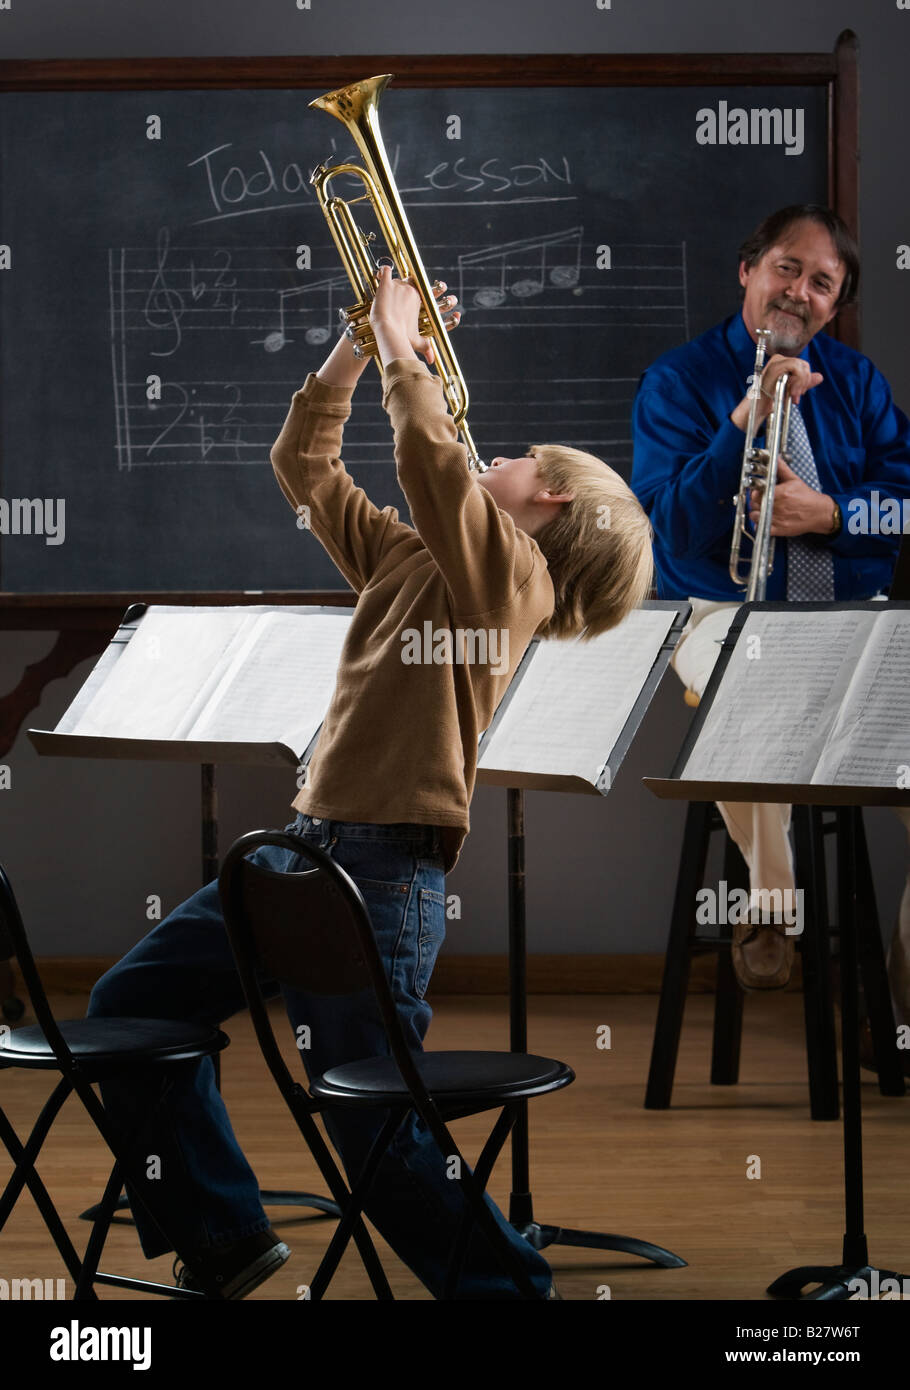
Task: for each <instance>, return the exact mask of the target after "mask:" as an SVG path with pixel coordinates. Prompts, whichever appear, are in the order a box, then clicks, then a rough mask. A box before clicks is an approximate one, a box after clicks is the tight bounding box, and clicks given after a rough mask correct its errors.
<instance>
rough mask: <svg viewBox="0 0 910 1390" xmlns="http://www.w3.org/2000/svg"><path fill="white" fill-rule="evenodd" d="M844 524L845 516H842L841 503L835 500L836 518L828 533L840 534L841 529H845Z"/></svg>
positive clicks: (830, 534)
mask: <svg viewBox="0 0 910 1390" xmlns="http://www.w3.org/2000/svg"><path fill="white" fill-rule="evenodd" d="M843 525H844V519H843V517H842V516H841V510H840V505H839V503H837V502H835V503H834V520H833V521H832V523H831V530H830V531H829V532H828V535H829V536H839V535H840V533H841V530H842V529H843Z"/></svg>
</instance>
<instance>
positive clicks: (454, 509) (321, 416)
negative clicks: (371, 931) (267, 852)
mask: <svg viewBox="0 0 910 1390" xmlns="http://www.w3.org/2000/svg"><path fill="white" fill-rule="evenodd" d="M350 401H351V390H350V389H348V388H347V387H339V386H326V385H324V384H323V383H322V382H320V381H319V380H318V379H317V378H316V377H315V376H310V377H308V378H307V381H306V383H305V385H304V386H303V388H302V389H301V390H300V391H298V392H296V394H295V395H294V397H293V400H292V403H291V409H290V413H289V414H288V417H287V420H286V421H285V424H284V427H283V429H282V431H281V434H280V435H279V437H278V440H277V441H276V443H275V446H274V448H273V449H272V454H271V459H272V466H273V467H274V470H275V474H276V476H277V478H278V482H279V483H280V485H281V489H282V491H283V492H284V494H285V496H286V497H287V498H288V500H289V501H290V503H291V505H292V506H293V507H294V508H295V509H296V508H298V507H299V506H301V505H304V506H306V507H308V508H309V524H310V528H311V530H312V531H313V533H314V535H315V536H317V538H318V539H319V540H320V541H321V542H322V544H323V546H324V547H325V549H326V550H327V551H328V553H329V555H330V556H331V557H332V559H333V560H334V562H335V564H336V565H337V566H338V569H339V570H340V571H341V573H342V574H343V575H344V577H345V579H346V580H347V581H348V583H349V584H350V585H351V587H352V588H353V589H354V590H355V591H356V592H357V594H358V595H359V598H358V601H357V606H356V608H355V610H354V616H353V618H352V621H351V626H350V629H349V631H348V635H347V638H346V640H345V644H344V649H343V651H342V656H341V664H340V666H339V669H338V677H337V682H336V685H335V693H334V695H333V697H332V702H331V704H330V706H329V710H328V713H327V715H326V718H325V722H324V724H323V726H322V731H321V733H320V735H319V743H318V746H317V749H316V752H315V753H314V755H313V758H312V760H311V762H310V766H309V770H308V775H307V784H306V786H305V787H304V789H303V790H302V791H301V792H300V793H299V795H298V796H297V797H296V799H295V801H294V803H293V804H294V807H295V808H296V809H297V810H298V811H303V812H305V813H306V814H308V815H313V816H321V817H322V818H323V819H329V820H339V821H366V822H370V823H379V824H392V823H397V822H417V823H418V824H425V825H436V826H439V827H441V829H442V841H443V851H444V858H445V864H446V870H447V871H448V870H449V869H450V868H451V867H452V866H453V864H454V863H455V861H456V859H457V858H458V854H459V851H460V849H461V845H462V843H463V841H464V837H465V835H466V834H467V831H468V829H469V828H470V823H469V819H468V807H469V804H470V800H471V794H472V792H473V789H474V778H475V772H476V765H477V741H478V739H479V737H480V735H481V733H482V732H483V730H484V729H486V728H487V727H488V725H489V724H490V721H491V720H492V718H493V714H494V712H495V710H496V707H497V705H498V704H499V702H500V700H501V699H502V696H503V695H504V694H505V691H506V687H507V686H508V684H509V681H510V680H511V678H512V676H513V674H514V672H515V669H516V667H517V665H518V663H519V661H520V660H521V658H522V656H523V655H524V652H525V650H526V648H527V646H528V643H529V642H530V640H531V638H532V637H533V636H534V633H535V631H536V630H537V628H538V627H540V625H541V624H542V623H543V622H545V621H546V619H547V618H548V617H549V616H550V614H551V613H552V611H553V602H554V596H553V585H552V583H551V581H550V577H549V574H548V572H547V565H546V560H545V559H544V556H543V554H542V552H541V551H540V549H539V548H538V546H537V544H536V542H535V541H534V540H532V539H531V537H530V536H528V535H526V534H525V532H523V531H522V530H520V529H519V528H518V527H517V526H516V525H515V523H514V522H513V521H512V519H511V517H510V516H508V515H507V513H505V512H503V511H500V509H499V508H498V507H497V506H496V503H495V502H494V500H493V498H492V497H491V496H490V495H489V493H488V492H487V491H486V490H485V488H483V487H481V486H480V485H479V484H478V483H477V481H476V479H475V477H474V475H473V474H471V473H469V472H468V469H467V464H466V461H465V451H464V448H463V446H462V444H461V443H460V442H459V439H458V434H457V431H456V429H455V426H454V423H453V421H452V418H451V416H450V415H449V413H448V411H447V409H446V405H445V399H444V396H443V393H442V386H441V383H440V381H439V378H438V377H436V376H434V375H433V374H432V373H431V372H430V371H428V370H427V368H426V367H425V366H424V365H423V363H422V362H419V361H417V360H416V359H413V360H411V361H406V360H403V359H402V360H400V361H395V362H393V363H391V364H390V365H389V367H388V368H387V369H386V372H385V375H384V390H383V405H384V406H385V409H386V410H387V412H388V415H389V418H390V420H391V422H392V427H393V430H394V433H395V459H396V463H397V467H398V480H399V482H400V484H401V488H402V491H403V492H404V495H405V497H406V498H407V501H408V506H409V508H410V511H411V519H412V522H413V525H412V526H407V525H405V524H404V523H403V522H401V521H399V520H398V513H397V511H396V510H395V508H394V507H384V508H383V509H382V510H380V509H379V508H377V507H375V506H374V505H373V504H372V502H371V501H370V500H369V498H368V497H367V495H366V493H365V492H364V491H363V490H362V489H361V488H358V487H356V486H355V484H354V482H353V481H352V479H351V478H350V476H349V474H348V473H347V471H346V469H345V467H344V465H343V463H342V462H341V460H340V458H339V457H338V454H339V451H340V448H341V436H342V431H343V428H344V423H345V421H346V419H347V417H348V415H349V413H350ZM458 628H461V629H463V630H465V632H466V633H474V634H476V637H475V639H474V640H475V641H476V642H477V643H478V645H475V646H474V648H473V651H474V655H475V658H477V657H481V658H482V657H483V655H484V649H483V645H482V644H483V642H484V641H485V642H486V643H487V648H486V658H487V659H486V660H482V659H481V660H478V659H475V660H474V661H473V662H471V661H469V660H468V657H469V656H470V654H471V650H472V648H471V646H470V645H466V646H465V647H463V648H462V652H464V653H465V655H464V657H463V661H462V662H461V663H459V662H458V661H457V660H442V661H436V660H433V655H434V651H435V652H436V653H437V654H442V655H444V654H445V651H446V646H445V643H446V642H447V641H448V642H451V643H452V647H451V650H452V651H453V653H456V654H457V653H458V650H459V648H458V644H457V643H456V642H453V641H452V638H451V637H450V638H448V639H446V638H445V637H444V636H442V637H441V636H440V634H441V633H442V634H444V633H450V634H451V633H453V632H454V630H456V629H458ZM430 634H432V639H431V641H430V642H427V640H426V639H427V637H428V636H430ZM481 634H482V636H481ZM469 641H470V639H469ZM415 652H416V653H418V654H420V655H421V656H425V657H426V658H428V659H425V660H424V659H422V660H421V661H420V662H419V664H409V663H407V662H406V661H405V660H403V656H404V655H406V654H410V655H414V654H415ZM497 672H498V674H497Z"/></svg>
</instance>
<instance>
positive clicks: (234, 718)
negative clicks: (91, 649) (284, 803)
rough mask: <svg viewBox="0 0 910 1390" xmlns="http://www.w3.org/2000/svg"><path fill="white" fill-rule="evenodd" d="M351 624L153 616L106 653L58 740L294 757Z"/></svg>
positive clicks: (271, 614)
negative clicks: (285, 752)
mask: <svg viewBox="0 0 910 1390" xmlns="http://www.w3.org/2000/svg"><path fill="white" fill-rule="evenodd" d="M350 621H351V619H350V614H349V613H345V612H343V613H341V614H339V615H336V614H334V613H324V612H322V613H313V612H309V613H305V612H294V611H293V610H277V611H276V610H275V609H270V608H269V609H267V608H258V607H250V608H204V607H200V608H171V607H167V606H160V607H152V608H150V609H149V610H148V612H147V613H146V615H145V616H144V617H143V618H142V620H141V622H140V623H139V626H138V629H137V630H136V631H135V632H134V633H133V635H132V638H131V640H129V641H128V642H125V643H123V642H121V643H120V644H118V645H116V646H115V644H112V646H114V652H113V655H112V654H111V648H108V651H107V652H105V654H104V656H103V657H102V659H101V661H99V663H98V665H97V666H96V667H95V670H94V671H93V672H92V674H91V676H90V677H89V680H88V681H87V682H86V684H85V686H83V688H82V690H81V691H80V693H79V695H78V697H77V698H76V700H75V701H74V702H73V704H72V705H71V706H70V708H69V709H68V710H67V712H66V714H65V715H64V716H63V719H62V720H61V721H60V723H59V724H58V726H57V728H56V730H55V733H56V734H73V735H77V736H85V737H103V738H105V739H141V740H144V741H145V740H153V741H175V742H184V743H207V744H211V743H232V742H242V743H257V742H262V743H278V744H282V745H284V746H285V747H286V748H287V749H289V750H290V751H291V752H292V753H293V754H294V755H295V757H298V758H299V757H300V756H302V754H303V753H304V751H305V750H306V748H307V747H308V746H309V744H310V743H311V742H312V740H313V738H314V737H315V735H316V733H317V731H318V729H319V726H320V724H321V723H322V720H323V718H324V716H325V712H326V709H327V708H328V704H329V700H330V699H331V695H332V691H333V689H334V686H335V673H336V671H337V668H338V662H339V659H340V657H341V648H342V644H343V642H344V639H345V636H346V634H347V630H348V624H349V623H350ZM124 751H127V750H124Z"/></svg>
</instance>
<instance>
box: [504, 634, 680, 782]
mask: <svg viewBox="0 0 910 1390" xmlns="http://www.w3.org/2000/svg"><path fill="white" fill-rule="evenodd" d="M675 617H676V613H675V611H671V610H669V609H653V608H652V609H637V610H636V611H635V612H633V613H631V614H630V615H629V617H628V618H626V620H625V621H624V622H623V623H621V624H620V625H619V627H617V628H614V629H613V630H612V631H610V632H605V633H603V634H602V636H600V637H595V638H594V639H593V640H592V641H590V642H580V641H578V640H577V639H576V640H575V641H573V642H558V641H544V642H539V643H538V644H537V645H536V648H535V650H534V654H533V656H532V657H531V659H530V661H529V663H528V664H527V668H526V670H525V672H524V674H523V675H522V678H521V683H520V685H519V686H518V689H517V690H516V691H515V693H514V695H513V696H512V699H511V700H510V702H509V705H508V708H507V709H506V710H505V711H504V713H503V717H502V720H501V722H500V723H499V724H498V725H497V728H496V731H495V733H494V734H492V735H491V736H490V737H489V739H488V741H487V742H486V743H485V744H484V745H483V746H482V752H481V755H480V760H479V764H478V765H479V767H481V768H484V769H487V770H495V771H502V772H530V773H544V774H551V775H555V776H575V777H581V778H583V779H584V780H585V781H587V782H590V783H591V784H592V786H593V785H595V784H596V783H597V779H598V776H599V775H600V772H601V770H602V768H603V767H604V764H605V763H606V761H607V758H608V757H609V755H610V751H611V749H612V748H613V746H614V744H615V743H616V740H617V739H618V737H619V735H620V733H621V732H622V729H623V726H624V725H625V722H626V720H627V719H628V717H629V714H630V712H631V710H632V707H633V705H634V704H635V701H636V700H637V698H638V696H639V694H640V693H641V688H642V686H643V684H644V682H645V679H646V678H647V675H648V672H649V671H650V669H651V667H652V666H653V664H654V660H655V658H656V656H657V653H658V651H659V649H660V646H661V643H662V642H663V641H664V639H665V637H666V635H667V633H668V631H669V629H670V627H671V625H672V623H673V621H674V619H675Z"/></svg>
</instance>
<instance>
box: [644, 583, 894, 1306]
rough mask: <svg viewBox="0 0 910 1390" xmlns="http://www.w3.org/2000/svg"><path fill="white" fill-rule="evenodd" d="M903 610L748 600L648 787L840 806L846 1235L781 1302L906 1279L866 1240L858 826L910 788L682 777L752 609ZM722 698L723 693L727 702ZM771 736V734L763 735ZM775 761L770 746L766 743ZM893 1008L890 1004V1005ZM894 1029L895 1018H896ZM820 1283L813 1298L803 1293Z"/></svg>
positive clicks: (836, 1297)
mask: <svg viewBox="0 0 910 1390" xmlns="http://www.w3.org/2000/svg"><path fill="white" fill-rule="evenodd" d="M894 608H899V609H902V610H903V611H905V612H906V613H907V615H908V619H910V603H899V604H890V603H889V604H888V605H887V609H886V606H885V605H884V604H879V603H841V604H793V603H748V604H744V605H743V606H742V608H740V610H739V612H738V613H737V614H736V617H735V618H734V620H733V624H732V625H731V627H730V630H729V632H728V634H727V637H726V638H725V639H724V642H723V644H722V646H721V651H720V656H719V657H718V660H717V663H716V665H715V667H714V670H713V672H712V674H711V679H710V681H709V683H708V687H707V689H706V691H705V693H704V695H703V696H702V699H701V702H700V704H699V707H698V713H697V715H696V717H695V720H694V722H693V724H692V727H691V728H690V730H689V733H688V735H687V737H686V739H685V742H684V744H683V747H682V750H681V752H680V754H679V757H678V758H677V760H676V763H675V765H674V768H673V771H672V773H671V774H670V777H669V778H656V777H645V778H644V779H643V780H644V783H645V786H646V787H648V789H649V790H650V791H652V792H653V793H654V795H655V796H658V797H661V798H668V799H676V800H685V801H774V802H790V803H794V804H798V805H826V806H836V807H837V821H838V837H837V855H838V864H837V869H838V920H839V923H840V941H841V946H840V950H841V970H840V976H841V1058H842V1084H843V1092H844V1097H843V1099H844V1103H843V1133H844V1237H843V1245H842V1257H841V1262H840V1264H839V1265H821V1264H818V1265H801V1266H798V1267H797V1268H795V1269H791V1270H788V1271H787V1272H786V1273H785V1274H782V1275H780V1276H779V1277H778V1278H777V1279H775V1280H774V1281H773V1282H772V1283H771V1284H769V1286H768V1290H767V1292H768V1293H769V1294H772V1295H773V1296H774V1297H778V1298H802V1299H806V1300H808V1301H824V1302H835V1301H844V1300H847V1299H850V1298H851V1297H852V1296H853V1295H854V1294H855V1293H856V1292H858V1289H855V1288H851V1284H853V1283H858V1284H859V1288H865V1289H867V1290H868V1289H870V1288H871V1287H872V1286H873V1285H874V1284H875V1285H878V1284H879V1282H880V1280H881V1279H894V1280H898V1281H900V1286H901V1287H903V1278H902V1276H901V1275H898V1274H896V1273H894V1272H893V1271H890V1270H882V1269H878V1268H877V1267H875V1266H872V1265H870V1263H869V1249H868V1241H867V1239H866V1234H865V1230H864V1218H863V1166H862V1104H861V1097H860V1062H859V1036H858V1030H859V980H858V969H857V949H856V930H857V928H856V921H857V897H858V888H857V884H858V870H857V850H856V841H857V823H858V820H859V817H860V816H861V814H862V807H863V806H910V791H905V790H903V789H900V788H898V787H894V788H891V787H886V786H881V785H874V786H852V785H827V784H825V783H812V782H797V783H783V782H737V781H736V780H734V777H732V776H731V777H730V778H728V779H723V780H721V779H720V778H718V780H713V781H708V780H697V779H695V778H687V777H685V776H684V775H683V774H684V770H685V768H686V765H687V763H688V762H689V759H690V757H691V756H692V755H693V753H694V752H695V751H696V747H697V745H698V741H699V736H700V734H701V731H702V729H703V727H704V725H705V722H706V721H707V719H708V716H709V714H710V712H711V709H712V707H713V705H714V701H715V697H718V692H719V691H721V688H722V684H723V677H724V674H725V672H726V669H727V666H728V665H729V663H730V660H731V658H732V655H733V652H734V649H735V647H736V643H737V639H738V637H739V636H740V633H741V632H742V630H743V629H744V628H745V626H746V623H747V621H748V618H749V615H750V614H751V613H752V612H753V611H758V612H760V613H780V614H781V615H793V614H794V613H796V614H799V613H806V612H808V613H836V612H840V611H844V612H849V611H851V610H863V611H869V612H870V613H873V614H876V615H877V614H878V613H885V612H887V611H888V610H892V611H893V609H894ZM723 698H724V693H723V692H722V693H721V694H720V696H719V700H720V701H722V700H723ZM763 736H764V737H765V738H767V731H766V732H765V734H764V735H763ZM765 748H766V751H767V753H768V755H769V756H770V755H771V754H772V753H773V749H772V748H770V747H769V746H768V745H767V744H765ZM888 1007H889V1008H890V1003H889V1005H888ZM892 1025H893V1016H892ZM809 1285H818V1287H816V1288H813V1289H812V1290H811V1292H809V1293H803V1290H804V1289H805V1288H806V1287H807V1286H809Z"/></svg>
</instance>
